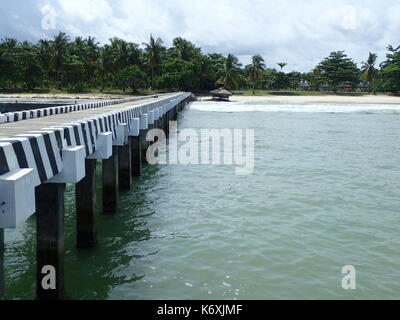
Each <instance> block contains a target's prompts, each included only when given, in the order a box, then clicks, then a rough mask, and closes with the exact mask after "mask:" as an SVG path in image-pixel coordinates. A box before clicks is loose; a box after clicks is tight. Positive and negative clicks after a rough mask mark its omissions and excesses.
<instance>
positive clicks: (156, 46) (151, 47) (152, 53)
mask: <svg viewBox="0 0 400 320" xmlns="http://www.w3.org/2000/svg"><path fill="white" fill-rule="evenodd" d="M162 44H163V41H162V40H161V39H160V38H157V39H154V37H153V35H150V41H149V43H143V45H144V46H145V49H144V50H145V58H146V61H147V63H148V65H149V66H150V70H151V88H152V89H153V88H154V78H155V75H156V74H157V71H158V67H159V66H160V64H161V53H162V51H163V49H164V47H163V46H162Z"/></svg>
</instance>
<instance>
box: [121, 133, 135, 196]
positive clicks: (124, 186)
mask: <svg viewBox="0 0 400 320" xmlns="http://www.w3.org/2000/svg"><path fill="white" fill-rule="evenodd" d="M118 151H119V155H118V158H119V191H121V192H126V191H130V190H131V187H132V155H131V139H128V143H127V144H126V145H124V146H122V147H119V148H118Z"/></svg>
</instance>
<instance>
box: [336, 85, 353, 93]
mask: <svg viewBox="0 0 400 320" xmlns="http://www.w3.org/2000/svg"><path fill="white" fill-rule="evenodd" d="M337 88H338V89H339V91H342V92H352V91H354V86H353V85H352V84H350V83H343V84H341V85H338V86H337Z"/></svg>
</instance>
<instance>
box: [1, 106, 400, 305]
mask: <svg viewBox="0 0 400 320" xmlns="http://www.w3.org/2000/svg"><path fill="white" fill-rule="evenodd" d="M239 107H240V108H244V106H239ZM239 107H238V108H239ZM245 107H247V108H249V110H252V112H246V110H241V109H240V111H241V112H232V111H235V104H234V103H231V104H229V103H228V104H224V103H222V104H212V103H208V102H202V103H194V104H192V106H191V108H190V109H189V110H188V111H186V112H185V113H183V114H181V115H180V127H181V129H182V128H196V129H200V128H251V129H254V130H255V140H256V141H255V157H256V159H255V172H254V174H253V175H250V176H236V175H235V174H234V170H232V168H231V167H229V166H224V165H221V166H212V165H198V166H182V165H166V166H152V167H146V168H145V172H144V175H143V176H142V177H141V178H140V179H138V180H135V183H134V187H133V190H132V191H131V192H129V193H125V194H122V196H121V204H120V209H121V210H120V211H121V212H120V213H119V214H118V215H116V216H114V217H110V216H102V215H101V214H99V215H98V217H97V219H98V220H97V227H98V241H99V243H98V246H97V247H96V248H95V249H94V250H86V251H85V250H79V251H78V250H77V249H76V248H75V232H74V229H75V220H74V215H75V213H74V205H73V203H74V190H73V188H72V186H68V188H67V197H66V204H67V205H66V207H67V208H66V211H67V215H66V235H65V238H66V243H65V247H66V261H65V264H66V287H67V294H68V297H70V298H73V299H186V298H187V299H274V298H276V299H280V298H286V299H304V298H316V299H361V298H375V299H381V298H382V299H383V298H388V299H394V298H399V292H400V274H399V273H398V269H399V266H400V258H399V255H398V248H399V245H400V234H399V232H398V230H397V229H398V225H399V223H400V216H399V208H400V198H399V194H400V182H399V181H400V169H399V163H400V161H399V160H400V152H399V151H400V150H399V149H400V147H399V143H398V141H399V136H400V125H399V124H400V118H399V116H398V114H397V110H398V109H400V107H399V106H395V105H393V106H380V105H368V106H362V105H333V104H332V105H311V104H307V105H304V106H302V105H301V104H293V105H284V106H283V109H281V110H280V112H276V110H275V108H278V107H279V106H278V105H277V104H273V105H272V104H271V105H267V106H266V105H259V104H254V105H251V104H246V105H245ZM323 107H326V108H328V109H324V110H323V111H319V110H320V109H321V108H323ZM229 108H230V109H229ZM301 108H303V111H304V110H307V112H301V111H299V110H300V109H301ZM349 108H351V109H349ZM260 109H262V110H260ZM344 109H345V110H346V112H343V110H344ZM227 110H229V113H227ZM326 110H330V111H329V112H324V111H326ZM350 110H352V111H350ZM388 110H389V111H390V110H391V111H390V112H389V111H388ZM100 171H101V170H99V174H100ZM100 197H101V189H100V186H99V189H98V204H99V205H100V204H101V199H100ZM99 209H100V208H99ZM6 240H7V249H6V272H7V279H6V293H7V298H9V299H21V298H34V292H35V284H34V275H35V219H34V217H32V219H30V220H29V221H28V222H27V223H26V224H24V225H22V226H21V227H20V228H19V229H18V230H16V231H10V230H8V231H7V232H6ZM344 265H354V266H355V267H356V269H357V290H355V291H345V290H343V289H342V288H341V279H342V276H343V275H342V274H341V269H342V267H343V266H344Z"/></svg>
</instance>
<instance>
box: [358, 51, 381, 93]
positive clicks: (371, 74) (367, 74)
mask: <svg viewBox="0 0 400 320" xmlns="http://www.w3.org/2000/svg"><path fill="white" fill-rule="evenodd" d="M377 58H378V56H377V55H376V54H375V53H371V52H370V53H369V56H368V60H367V61H366V62H363V63H362V67H361V72H362V75H361V79H362V80H363V81H366V82H368V83H369V85H370V87H369V92H371V84H372V81H373V80H374V78H375V75H376V71H377V70H376V68H375V63H376V59H377Z"/></svg>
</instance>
